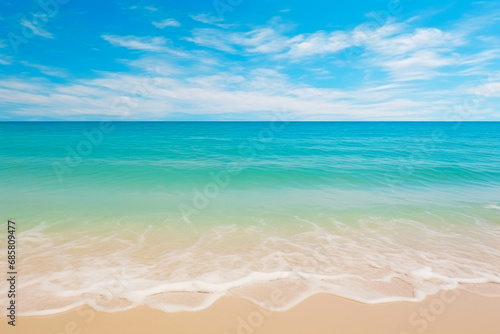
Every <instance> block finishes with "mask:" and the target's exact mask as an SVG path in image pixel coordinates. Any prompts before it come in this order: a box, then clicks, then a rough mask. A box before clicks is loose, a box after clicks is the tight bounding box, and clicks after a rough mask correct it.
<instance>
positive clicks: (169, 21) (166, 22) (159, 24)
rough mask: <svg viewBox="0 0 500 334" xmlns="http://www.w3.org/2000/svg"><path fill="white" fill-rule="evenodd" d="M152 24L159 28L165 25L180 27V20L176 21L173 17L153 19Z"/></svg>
mask: <svg viewBox="0 0 500 334" xmlns="http://www.w3.org/2000/svg"><path fill="white" fill-rule="evenodd" d="M153 25H154V26H155V27H156V28H159V29H163V28H166V27H180V26H181V24H180V22H178V21H177V20H175V19H165V20H162V21H158V22H157V21H154V22H153Z"/></svg>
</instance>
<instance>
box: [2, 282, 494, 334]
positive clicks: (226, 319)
mask: <svg viewBox="0 0 500 334" xmlns="http://www.w3.org/2000/svg"><path fill="white" fill-rule="evenodd" d="M499 314H500V297H485V296H482V295H478V294H474V293H471V292H468V291H464V290H461V289H455V290H447V291H441V292H440V293H437V294H436V295H432V296H428V297H427V298H426V299H425V300H424V301H422V302H389V303H381V304H371V305H370V304H364V303H361V302H356V301H353V300H349V299H345V298H342V297H338V296H335V295H331V294H325V293H321V294H316V295H313V296H311V297H308V298H307V299H305V300H303V301H302V302H300V303H299V304H298V305H296V306H294V307H292V308H290V309H289V310H286V311H267V310H265V309H263V308H261V307H259V306H257V305H256V304H254V303H252V302H250V301H248V300H245V299H243V298H239V297H232V296H225V297H222V298H220V299H219V300H217V301H216V302H215V303H214V304H212V305H211V306H210V307H208V308H206V309H204V310H200V311H181V312H172V313H168V312H163V311H160V310H156V309H152V308H148V307H146V306H138V307H136V308H133V309H130V310H127V311H120V312H109V313H108V312H100V311H96V310H94V309H92V308H90V307H89V306H82V307H77V308H75V309H72V310H70V311H66V312H62V313H58V314H54V315H47V316H19V317H16V326H15V327H12V326H9V325H7V318H5V319H4V321H3V322H2V325H0V328H2V332H8V333H10V332H12V333H13V332H16V333H21V334H25V333H26V334H28V333H29V334H33V333H47V334H49V333H51V334H55V333H57V334H60V333H66V334H70V333H79V334H83V333H92V334H101V333H102V334H104V333H110V332H114V333H121V334H127V333H130V334H132V333H134V334H135V333H139V332H141V331H142V332H147V333H152V334H156V333H158V334H159V333H162V334H163V333H170V332H172V333H205V334H211V333H214V334H215V333H218V334H226V333H227V334H232V333H238V334H240V333H241V334H251V333H262V334H267V333H269V334H271V333H273V334H276V333H288V334H290V333H297V334H298V333H306V332H312V333H332V332H335V331H338V332H341V333H384V334H387V333H389V334H390V333H396V334H412V333H429V334H431V333H436V334H437V333H440V334H447V333H450V334H451V333H453V334H457V333H481V334H489V333H492V334H493V333H498V328H500V317H498V315H499Z"/></svg>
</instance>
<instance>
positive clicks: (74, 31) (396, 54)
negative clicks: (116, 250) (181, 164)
mask: <svg viewBox="0 0 500 334" xmlns="http://www.w3.org/2000/svg"><path fill="white" fill-rule="evenodd" d="M499 32H500V3H499V2H498V1H471V2H469V1H427V0H399V1H396V0H385V1H344V0H339V1H314V0H312V1H296V0H288V1H282V0H267V1H263V0H262V1H261V0H215V1H213V0H203V1H154V0H151V1H149V0H148V1H94V0H86V1H81V0H48V1H41V2H38V1H26V0H21V1H3V2H2V4H0V120H103V119H111V120H267V119H270V118H273V117H275V116H276V115H277V114H279V115H286V117H287V118H288V119H293V120H437V121H446V120H500V110H499V108H498V107H499V105H500V104H499V102H500V60H499V59H500V58H499V56H500V33H499Z"/></svg>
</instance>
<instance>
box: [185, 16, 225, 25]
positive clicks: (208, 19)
mask: <svg viewBox="0 0 500 334" xmlns="http://www.w3.org/2000/svg"><path fill="white" fill-rule="evenodd" d="M190 17H191V18H192V19H193V20H195V21H198V22H201V23H206V24H215V23H217V22H221V21H222V19H221V18H219V17H216V16H213V15H210V14H197V15H190Z"/></svg>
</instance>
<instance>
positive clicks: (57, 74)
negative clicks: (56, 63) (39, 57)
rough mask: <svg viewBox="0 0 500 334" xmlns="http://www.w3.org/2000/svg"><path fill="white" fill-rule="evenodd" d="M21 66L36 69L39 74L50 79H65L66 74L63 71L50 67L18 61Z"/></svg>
mask: <svg viewBox="0 0 500 334" xmlns="http://www.w3.org/2000/svg"><path fill="white" fill-rule="evenodd" d="M20 63H21V64H23V65H24V66H29V67H33V68H36V69H37V70H39V71H40V72H41V73H43V74H45V75H48V76H51V77H61V78H63V77H66V76H67V73H66V72H65V71H64V70H61V69H59V68H55V67H51V66H45V65H40V64H33V63H30V62H27V61H20Z"/></svg>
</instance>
